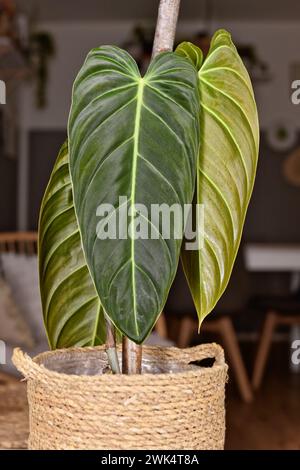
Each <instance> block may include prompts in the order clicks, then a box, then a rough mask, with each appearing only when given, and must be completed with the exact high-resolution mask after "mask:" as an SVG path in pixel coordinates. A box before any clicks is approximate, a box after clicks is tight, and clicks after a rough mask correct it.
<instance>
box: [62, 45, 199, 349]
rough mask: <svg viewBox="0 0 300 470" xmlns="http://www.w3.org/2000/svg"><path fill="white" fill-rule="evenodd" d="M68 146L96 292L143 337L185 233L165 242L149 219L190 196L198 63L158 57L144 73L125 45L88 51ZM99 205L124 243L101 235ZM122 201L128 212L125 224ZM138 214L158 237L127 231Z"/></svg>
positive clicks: (120, 323) (127, 329) (115, 317)
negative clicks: (154, 208) (157, 209)
mask: <svg viewBox="0 0 300 470" xmlns="http://www.w3.org/2000/svg"><path fill="white" fill-rule="evenodd" d="M69 144H70V171H71V178H72V183H73V188H74V202H75V210H76V214H77V218H78V221H79V226H80V230H81V235H82V241H83V247H84V251H85V255H86V259H87V263H88V265H89V269H90V272H91V274H92V276H93V279H94V283H95V286H96V289H97V292H98V294H99V297H100V299H101V302H102V304H103V306H104V308H105V311H106V312H107V314H108V315H109V317H110V318H111V320H112V321H113V323H114V324H115V325H116V326H117V327H118V328H119V329H120V330H121V332H123V333H124V334H125V335H126V336H128V337H129V338H131V339H132V340H133V341H135V342H137V343H141V342H142V341H143V340H144V339H145V337H146V336H147V335H148V333H149V332H150V331H151V329H152V327H153V325H154V323H155V321H156V319H157V317H158V315H159V314H160V312H161V310H162V308H163V306H164V303H165V301H166V298H167V294H168V291H169V288H170V286H171V283H172V281H173V278H174V275H175V272H176V268H177V264H178V259H179V253H180V246H181V242H182V240H181V235H182V232H181V234H180V236H179V239H174V236H173V234H172V233H171V237H170V239H166V237H165V236H163V234H162V233H161V224H160V223H159V221H158V220H153V218H151V220H150V208H151V204H163V203H165V204H168V205H169V206H172V205H173V204H179V205H180V206H181V207H182V206H183V205H184V204H185V203H189V202H191V200H192V196H193V192H194V182H195V171H196V159H197V154H198V150H199V97H198V91H197V72H196V69H195V67H194V66H193V65H192V64H191V63H190V61H189V60H186V59H184V58H182V57H179V56H177V55H176V54H174V53H163V54H160V55H159V56H158V57H157V58H156V59H154V61H153V62H152V63H151V65H150V67H149V70H148V71H147V73H146V75H145V76H144V77H143V78H142V77H141V75H140V73H139V70H138V68H137V65H136V63H135V61H134V60H133V59H132V57H131V56H130V55H129V54H127V53H126V52H125V51H123V50H121V49H119V48H117V47H111V46H104V47H100V48H98V49H94V50H92V51H91V53H90V54H89V55H88V57H87V59H86V61H85V64H84V66H83V68H82V70H81V71H80V73H79V75H78V77H77V79H76V81H75V84H74V90H73V101H72V108H71V114H70V119H69ZM119 196H126V197H127V203H126V202H121V203H120V202H119ZM100 204H111V205H112V206H113V208H114V209H113V210H111V211H110V215H109V218H110V219H114V218H116V219H117V221H119V222H120V223H119V225H118V228H119V226H121V227H122V229H125V234H126V233H127V231H129V235H130V236H129V237H127V239H122V238H121V237H120V236H119V233H118V232H117V234H116V239H110V238H109V239H101V238H104V237H103V234H104V231H105V230H106V228H105V226H104V224H102V226H101V224H100V225H98V227H97V224H99V222H100V220H101V219H100V218H99V217H96V213H97V208H98V206H99V205H100ZM139 204H144V206H145V207H146V209H147V213H145V211H142V210H141V208H140V207H139ZM129 207H131V208H132V209H133V212H132V213H131V215H130V216H129V217H128V219H127V220H124V219H125V216H124V214H125V213H127V211H128V208H129ZM124 210H125V211H124ZM98 214H99V212H98ZM120 219H122V221H120ZM137 220H139V221H142V222H143V224H144V226H145V227H146V228H147V229H148V230H149V231H150V230H151V229H152V230H153V232H154V233H155V234H156V239H153V238H152V239H137V238H136V237H134V223H137ZM97 233H98V235H97Z"/></svg>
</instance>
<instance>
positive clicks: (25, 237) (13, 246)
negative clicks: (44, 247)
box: [0, 232, 38, 255]
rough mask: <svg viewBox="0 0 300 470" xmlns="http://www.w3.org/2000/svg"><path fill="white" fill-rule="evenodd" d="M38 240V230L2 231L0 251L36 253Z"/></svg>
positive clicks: (0, 234)
mask: <svg viewBox="0 0 300 470" xmlns="http://www.w3.org/2000/svg"><path fill="white" fill-rule="evenodd" d="M37 240H38V235H37V232H7V233H0V253H20V254H26V255H34V254H36V253H37Z"/></svg>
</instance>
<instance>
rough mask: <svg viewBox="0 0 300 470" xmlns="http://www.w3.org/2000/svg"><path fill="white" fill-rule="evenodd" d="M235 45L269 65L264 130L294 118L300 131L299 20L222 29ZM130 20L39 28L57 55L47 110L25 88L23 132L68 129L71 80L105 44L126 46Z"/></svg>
mask: <svg viewBox="0 0 300 470" xmlns="http://www.w3.org/2000/svg"><path fill="white" fill-rule="evenodd" d="M220 26H222V27H225V28H226V29H228V30H229V31H231V32H232V35H233V38H234V40H235V41H236V42H239V43H246V44H253V45H256V46H257V50H258V53H259V56H260V57H261V59H262V60H263V61H265V62H266V63H267V64H269V66H270V71H271V75H272V80H271V81H270V82H267V83H262V84H258V85H256V88H255V91H256V95H257V101H258V106H259V114H260V122H261V127H262V128H266V127H268V126H269V124H270V123H271V122H273V121H274V120H277V119H281V118H283V119H286V118H288V119H289V120H293V121H294V122H295V124H297V125H298V126H299V127H300V119H299V118H300V106H295V105H292V104H291V100H290V94H291V88H290V85H291V84H290V76H289V66H290V64H291V63H293V62H298V63H299V62H300V47H299V44H300V22H282V23H281V22H249V23H247V22H228V21H223V22H222V25H218V24H216V25H215V27H216V28H217V27H220ZM132 27H133V23H132V22H113V23H108V22H103V23H101V22H97V23H93V22H75V23H73V22H65V23H57V22H56V23H51V22H50V23H44V24H41V25H40V29H45V30H48V31H51V32H52V33H53V35H54V38H55V42H56V47H57V53H56V56H55V58H54V59H53V60H52V61H51V65H50V79H49V86H48V90H47V96H48V101H49V106H48V107H47V108H46V109H45V110H42V111H39V110H37V109H36V108H35V105H34V93H33V87H32V86H26V87H24V90H23V93H22V100H21V103H22V105H21V110H20V125H21V127H22V128H34V129H39V128H54V129H58V128H65V126H66V122H67V117H68V111H69V107H70V96H71V90H72V82H73V80H74V78H75V76H76V74H77V72H78V70H79V68H80V67H81V65H82V62H83V60H84V58H85V56H86V54H87V52H88V51H89V50H90V49H91V48H92V47H96V46H98V45H101V44H110V43H112V44H122V43H123V42H124V40H126V39H128V36H129V34H130V31H131V29H132ZM199 29H201V23H199V22H182V23H180V25H179V28H178V32H179V35H180V37H181V36H184V35H186V36H187V37H190V36H191V35H192V34H193V33H194V32H197V31H198V30H199ZM298 78H299V79H300V77H298Z"/></svg>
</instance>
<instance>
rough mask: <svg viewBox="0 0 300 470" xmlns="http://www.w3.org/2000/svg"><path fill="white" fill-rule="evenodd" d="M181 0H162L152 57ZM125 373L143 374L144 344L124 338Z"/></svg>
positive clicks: (170, 30) (167, 45)
mask: <svg viewBox="0 0 300 470" xmlns="http://www.w3.org/2000/svg"><path fill="white" fill-rule="evenodd" d="M179 7H180V0H160V3H159V9H158V16H157V22H156V29H155V36H154V42H153V49H152V59H154V57H156V56H157V54H159V53H160V52H165V51H172V50H173V45H174V39H175V33H176V26H177V20H178V14H179ZM122 372H123V374H130V375H131V374H141V372H142V346H141V345H140V344H136V343H134V342H133V341H131V340H130V339H128V338H126V337H124V338H123V348H122Z"/></svg>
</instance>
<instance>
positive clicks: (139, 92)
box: [131, 78, 145, 336]
mask: <svg viewBox="0 0 300 470" xmlns="http://www.w3.org/2000/svg"><path fill="white" fill-rule="evenodd" d="M144 86H145V82H144V79H143V78H140V80H139V84H138V90H137V102H136V114H135V123H134V134H133V142H134V145H133V155H132V176H131V210H132V212H131V219H132V220H131V261H132V262H131V282H132V295H133V314H134V323H135V328H136V333H137V336H139V327H138V322H137V311H136V285H135V237H134V224H133V219H134V212H135V192H136V179H137V160H138V155H139V134H140V124H141V111H142V106H143V94H144Z"/></svg>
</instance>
